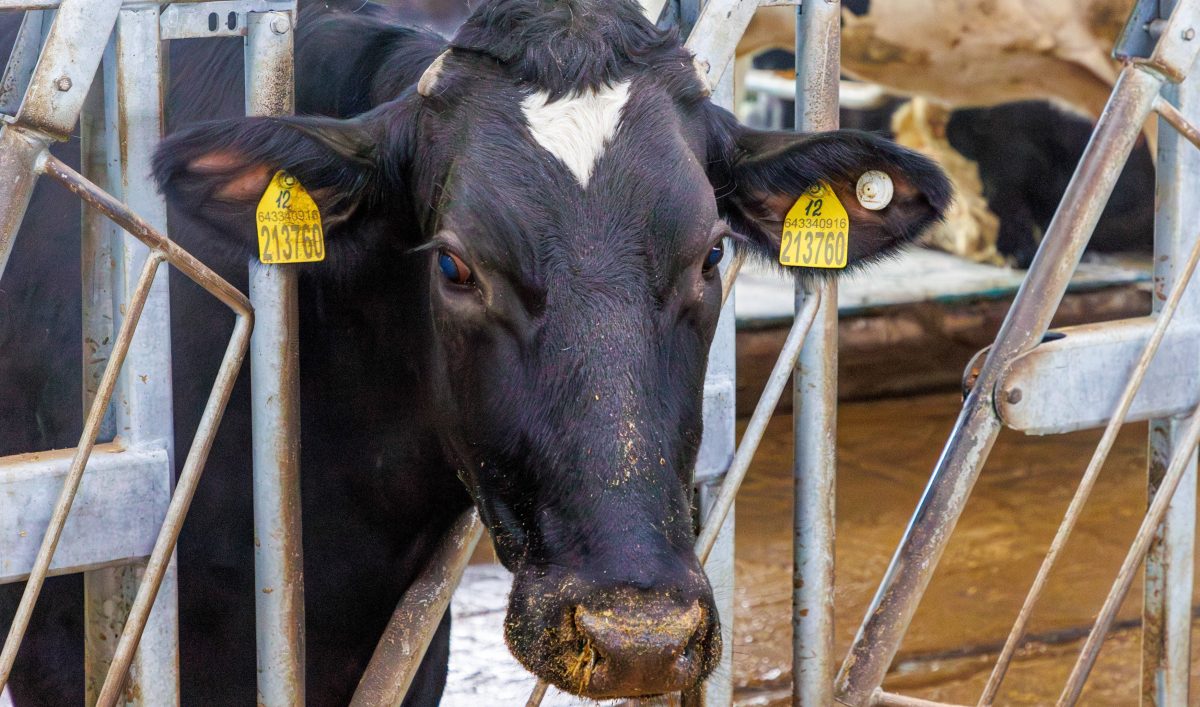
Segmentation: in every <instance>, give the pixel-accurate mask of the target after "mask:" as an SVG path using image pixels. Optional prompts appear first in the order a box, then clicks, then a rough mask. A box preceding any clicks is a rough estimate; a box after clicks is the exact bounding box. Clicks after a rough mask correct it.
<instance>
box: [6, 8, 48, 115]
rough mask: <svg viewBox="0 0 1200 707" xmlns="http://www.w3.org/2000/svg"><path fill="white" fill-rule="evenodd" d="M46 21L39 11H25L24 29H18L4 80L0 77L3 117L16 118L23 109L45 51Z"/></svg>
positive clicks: (44, 15) (22, 23)
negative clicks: (44, 34)
mask: <svg viewBox="0 0 1200 707" xmlns="http://www.w3.org/2000/svg"><path fill="white" fill-rule="evenodd" d="M45 19H46V13H45V12H44V11H40V10H34V11H31V12H26V13H25V17H23V18H21V28H20V29H19V30H17V38H16V40H15V41H14V42H13V46H12V51H11V52H9V54H8V64H6V65H5V67H4V77H3V78H0V113H2V114H4V115H16V113H17V109H18V108H20V107H21V99H22V98H24V97H25V90H26V89H27V88H29V79H30V78H31V77H32V76H33V67H34V66H36V65H37V60H38V54H40V53H41V51H42V34H43V32H42V29H43V23H44V20H45Z"/></svg>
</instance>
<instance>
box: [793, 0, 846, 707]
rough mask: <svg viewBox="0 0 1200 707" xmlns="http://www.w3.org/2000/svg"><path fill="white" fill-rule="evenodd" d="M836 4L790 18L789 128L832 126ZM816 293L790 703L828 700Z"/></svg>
mask: <svg viewBox="0 0 1200 707" xmlns="http://www.w3.org/2000/svg"><path fill="white" fill-rule="evenodd" d="M840 67H841V3H840V2H839V1H838V0H809V1H808V2H805V3H803V4H802V5H800V7H799V8H797V15H796V129H797V130H800V131H803V132H814V131H819V130H834V129H836V128H837V127H838V85H839V83H840V78H841V77H840ZM814 296H820V297H821V304H820V307H819V309H818V310H817V318H816V321H815V322H814V324H813V332H812V333H813V335H812V336H810V337H808V339H807V340H806V341H805V344H804V348H803V349H802V350H801V352H800V360H799V362H798V365H797V367H796V373H795V378H794V380H793V391H794V392H793V405H792V410H793V412H792V415H793V425H794V431H795V437H796V440H795V441H796V459H795V510H794V514H795V518H794V529H793V532H794V536H793V538H792V542H793V543H794V545H793V547H794V555H795V557H794V565H793V570H792V571H793V576H792V702H793V703H794V704H804V705H827V704H831V703H832V702H833V543H834V494H835V492H836V487H837V389H838V383H837V381H838V375H837V374H838V355H837V352H838V304H837V283H836V281H834V280H832V279H828V280H825V281H823V282H808V283H805V284H804V285H802V286H797V287H796V311H797V312H799V311H800V310H801V309H802V308H803V306H804V302H805V300H807V299H809V298H811V297H814Z"/></svg>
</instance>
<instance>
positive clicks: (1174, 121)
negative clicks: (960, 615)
mask: <svg viewBox="0 0 1200 707" xmlns="http://www.w3.org/2000/svg"><path fill="white" fill-rule="evenodd" d="M1154 110H1155V111H1156V112H1158V113H1159V114H1160V115H1163V117H1164V119H1166V120H1167V122H1168V124H1170V125H1171V126H1172V127H1175V128H1176V129H1177V130H1178V131H1179V132H1180V133H1181V134H1182V135H1184V136H1185V137H1187V138H1188V139H1189V140H1191V141H1192V142H1193V143H1195V144H1196V145H1197V146H1200V131H1197V130H1195V128H1193V127H1192V126H1191V125H1190V124H1189V123H1188V122H1187V120H1186V119H1185V118H1184V117H1183V116H1182V115H1181V114H1180V113H1179V112H1178V110H1177V109H1176V108H1175V107H1174V106H1172V105H1171V104H1170V103H1167V102H1166V101H1165V100H1163V99H1162V98H1161V97H1160V98H1158V99H1156V100H1155V102H1154ZM1168 115H1169V116H1170V117H1167V116H1168ZM1197 262H1200V240H1197V241H1196V245H1195V246H1194V247H1193V248H1192V251H1191V253H1190V255H1189V256H1188V258H1187V261H1186V262H1185V264H1184V266H1183V269H1182V271H1181V272H1180V274H1179V275H1178V279H1177V283H1176V285H1175V286H1174V288H1173V289H1172V290H1171V293H1170V295H1169V296H1168V298H1167V301H1166V302H1165V303H1164V304H1163V305H1162V308H1161V310H1160V311H1159V313H1158V317H1157V320H1156V321H1155V325H1154V329H1153V331H1152V333H1151V335H1150V339H1149V340H1148V341H1147V344H1146V347H1145V348H1144V349H1143V351H1142V354H1141V356H1140V357H1139V359H1138V361H1137V363H1136V364H1135V366H1134V369H1133V372H1132V374H1131V376H1130V379H1129V382H1128V383H1127V384H1126V386H1125V390H1124V392H1123V393H1122V395H1121V398H1120V399H1119V400H1118V402H1117V405H1116V406H1115V408H1114V410H1113V412H1112V414H1111V415H1110V416H1109V422H1108V424H1107V426H1106V427H1105V429H1104V434H1103V436H1102V437H1101V439H1100V443H1099V445H1098V446H1097V448H1096V451H1095V453H1094V454H1093V456H1092V459H1091V461H1090V462H1089V463H1088V467H1087V470H1086V471H1085V472H1084V474H1083V477H1082V479H1081V480H1080V482H1079V487H1078V488H1077V489H1076V492H1075V495H1074V496H1073V497H1072V499H1071V503H1070V505H1069V506H1068V507H1067V511H1066V513H1065V515H1064V517H1063V522H1062V524H1061V525H1060V526H1059V528H1058V532H1057V533H1056V534H1055V536H1054V540H1053V541H1052V542H1051V543H1050V548H1049V550H1048V551H1047V553H1046V556H1045V558H1044V559H1043V561H1042V565H1041V567H1039V569H1038V573H1037V576H1036V578H1035V579H1034V582H1033V585H1032V586H1031V587H1030V589H1029V593H1028V594H1027V596H1026V598H1025V602H1024V604H1023V605H1022V606H1021V610H1020V613H1019V614H1018V616H1017V619H1016V621H1015V622H1014V624H1013V627H1012V629H1011V631H1010V632H1009V634H1008V638H1007V640H1006V641H1005V644H1004V648H1003V649H1002V650H1001V652H1000V655H999V657H998V658H997V661H996V665H995V667H994V668H993V670H992V673H991V675H990V676H989V678H988V682H987V684H986V685H985V686H984V690H983V694H982V695H981V696H980V698H979V705H980V707H984V706H985V705H990V704H992V702H993V701H994V700H995V698H996V693H997V692H998V691H999V689H1000V684H1001V683H1002V682H1003V680H1004V676H1005V673H1006V672H1007V670H1008V667H1009V665H1011V663H1012V659H1013V656H1014V654H1015V652H1016V649H1017V647H1018V645H1019V644H1020V641H1021V639H1022V638H1023V637H1024V634H1025V630H1026V628H1027V626H1028V623H1029V618H1030V616H1031V615H1032V612H1033V609H1034V607H1035V606H1036V604H1037V601H1038V599H1039V598H1040V596H1041V593H1042V590H1043V589H1044V588H1045V584H1046V582H1047V580H1048V579H1049V575H1050V571H1051V570H1052V569H1053V568H1054V564H1055V562H1056V560H1057V558H1058V555H1059V553H1060V552H1061V551H1062V549H1063V547H1065V546H1066V543H1067V540H1068V539H1069V538H1070V536H1071V532H1072V531H1073V530H1074V527H1075V524H1076V522H1077V521H1078V519H1079V516H1080V514H1081V513H1082V512H1083V507H1084V505H1085V504H1086V503H1087V500H1088V497H1089V496H1090V494H1091V492H1092V489H1093V488H1094V486H1095V483H1096V480H1097V478H1098V477H1099V474H1100V470H1101V469H1102V468H1103V466H1104V462H1105V461H1106V460H1107V459H1108V454H1109V452H1110V451H1111V450H1112V446H1113V444H1114V443H1115V442H1116V438H1117V434H1118V433H1119V432H1120V430H1121V427H1122V426H1123V425H1124V423H1125V418H1126V417H1127V416H1128V414H1129V409H1130V407H1131V406H1132V405H1133V400H1134V398H1135V397H1136V395H1137V393H1138V390H1139V389H1140V388H1141V384H1142V382H1143V380H1144V379H1145V376H1146V372H1147V371H1148V370H1149V367H1150V363H1151V362H1152V361H1153V359H1154V355H1155V354H1156V353H1157V352H1158V349H1159V346H1160V344H1161V343H1162V340H1163V337H1164V336H1165V335H1166V332H1167V326H1168V325H1169V324H1170V323H1171V321H1172V320H1173V319H1174V317H1175V313H1176V312H1177V311H1178V309H1179V304H1180V302H1181V301H1182V299H1183V295H1184V292H1185V291H1186V288H1187V285H1188V283H1189V282H1190V281H1191V278H1192V276H1193V274H1194V273H1195V270H1196V265H1197Z"/></svg>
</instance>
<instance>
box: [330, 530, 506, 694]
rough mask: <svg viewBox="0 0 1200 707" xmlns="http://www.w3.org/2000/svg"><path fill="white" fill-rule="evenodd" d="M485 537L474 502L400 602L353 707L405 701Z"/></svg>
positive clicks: (447, 534) (356, 691)
mask: <svg viewBox="0 0 1200 707" xmlns="http://www.w3.org/2000/svg"><path fill="white" fill-rule="evenodd" d="M481 537H483V523H481V522H480V520H479V512H478V511H476V510H475V509H474V508H471V509H469V510H467V511H466V512H465V513H463V514H462V515H461V516H459V517H458V519H457V520H456V521H455V522H454V525H452V526H451V527H450V529H449V531H448V532H447V533H446V537H445V538H444V539H443V540H442V542H441V544H440V545H439V546H438V548H437V550H436V551H435V552H434V553H433V555H432V556H430V558H429V561H428V562H426V563H425V568H424V569H423V570H422V571H421V574H420V576H418V577H417V578H416V580H414V581H413V583H412V585H410V586H409V588H408V589H407V590H406V591H405V592H404V596H403V597H402V598H401V599H400V603H399V605H397V606H396V611H395V612H393V614H392V618H391V620H390V621H388V625H387V628H386V629H384V632H383V636H382V637H381V638H380V639H379V644H378V645H377V646H376V647H375V653H374V654H373V655H372V656H371V662H370V663H369V664H368V665H367V670H366V672H365V673H363V676H362V679H361V680H359V682H358V687H357V689H355V691H354V697H353V699H351V700H350V705H351V707H383V706H385V705H387V706H390V705H399V704H400V703H401V702H403V701H404V696H405V694H407V693H408V688H409V686H410V685H412V681H413V678H414V677H415V676H416V674H417V669H418V668H420V667H421V661H422V660H423V659H424V658H425V651H426V650H427V649H428V648H429V642H430V641H431V640H433V634H434V633H435V632H436V631H437V627H438V625H439V624H440V623H441V621H442V616H443V615H444V614H445V613H446V609H447V607H449V606H450V597H451V595H452V594H453V593H454V588H455V587H457V586H458V583H459V582H460V581H461V580H462V576H463V572H464V571H465V570H466V568H467V563H468V562H470V560H471V555H472V554H473V553H474V552H475V546H476V545H478V544H479V539H480V538H481Z"/></svg>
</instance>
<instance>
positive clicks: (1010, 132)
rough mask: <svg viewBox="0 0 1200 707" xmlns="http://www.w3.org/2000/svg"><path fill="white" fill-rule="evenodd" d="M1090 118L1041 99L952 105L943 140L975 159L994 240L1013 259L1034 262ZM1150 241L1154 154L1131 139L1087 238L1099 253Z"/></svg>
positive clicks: (1145, 248) (1143, 248)
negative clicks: (994, 222) (994, 220)
mask: <svg viewBox="0 0 1200 707" xmlns="http://www.w3.org/2000/svg"><path fill="white" fill-rule="evenodd" d="M1091 136H1092V124H1091V122H1089V121H1088V120H1087V119H1085V118H1081V117H1079V116H1076V115H1072V114H1070V113H1067V112H1065V111H1062V110H1060V109H1058V108H1055V107H1054V106H1052V105H1050V104H1049V103H1046V102H1043V101H1023V102H1018V103H1007V104H1004V105H1000V106H996V107H993V108H968V109H961V110H956V111H954V112H953V113H952V114H951V115H950V122H949V123H947V125H946V138H947V139H948V140H949V141H950V145H951V146H952V147H953V148H954V149H955V150H957V151H959V152H961V153H962V154H963V155H964V156H966V157H967V158H968V159H970V160H972V161H974V162H975V163H976V164H978V165H979V178H980V181H982V182H983V195H984V197H985V198H986V199H987V202H988V208H990V209H991V210H992V211H993V212H995V214H996V215H997V216H999V217H1000V233H999V236H998V238H997V242H996V248H997V250H999V251H1000V252H1001V253H1002V254H1004V255H1007V256H1010V257H1012V258H1013V260H1014V262H1015V263H1016V265H1017V266H1018V267H1022V268H1026V267H1029V264H1030V263H1031V262H1033V256H1034V255H1035V254H1036V253H1037V247H1038V243H1039V242H1040V241H1041V237H1042V235H1044V234H1045V232H1046V229H1047V228H1048V227H1049V226H1050V220H1051V219H1052V218H1054V212H1055V210H1056V209H1057V208H1058V203H1059V202H1060V201H1061V200H1062V197H1063V193H1064V192H1066V190H1067V184H1068V183H1069V182H1070V181H1071V175H1072V174H1074V172H1075V167H1076V166H1077V165H1078V164H1079V159H1080V158H1081V157H1083V151H1084V149H1085V148H1086V147H1087V144H1088V140H1090V139H1091ZM1153 243H1154V161H1153V159H1151V157H1150V150H1149V149H1148V147H1147V146H1146V142H1145V141H1144V140H1140V141H1138V144H1137V145H1136V146H1135V147H1134V150H1133V153H1132V154H1131V155H1130V157H1129V162H1128V163H1126V165H1125V168H1124V169H1123V170H1122V171H1121V176H1120V178H1119V179H1118V180H1117V186H1116V188H1115V189H1114V190H1113V195H1112V198H1111V199H1109V202H1108V205H1107V206H1106V207H1105V208H1104V212H1103V213H1102V214H1101V215H1100V221H1099V223H1097V225H1096V230H1095V232H1094V233H1093V234H1092V239H1091V241H1090V242H1089V243H1088V250H1089V251H1093V252H1098V253H1112V252H1144V253H1148V252H1150V249H1151V248H1152V246H1153Z"/></svg>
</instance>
